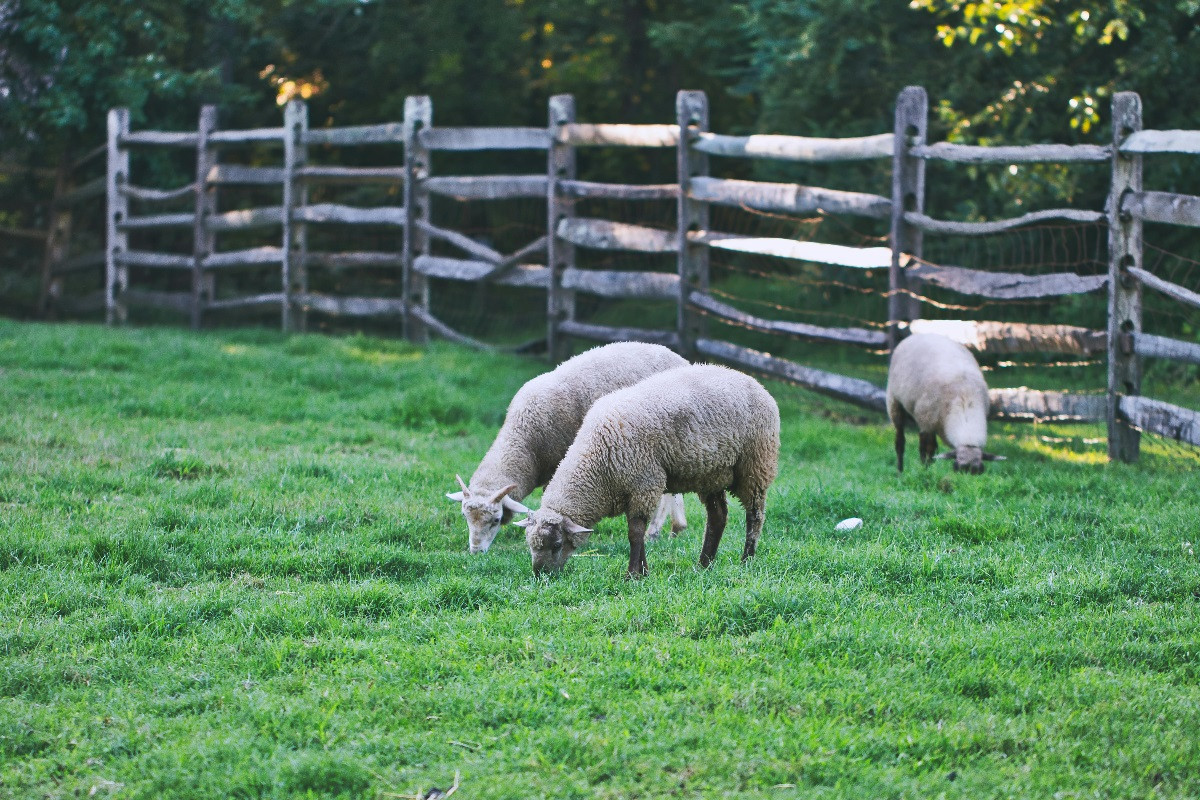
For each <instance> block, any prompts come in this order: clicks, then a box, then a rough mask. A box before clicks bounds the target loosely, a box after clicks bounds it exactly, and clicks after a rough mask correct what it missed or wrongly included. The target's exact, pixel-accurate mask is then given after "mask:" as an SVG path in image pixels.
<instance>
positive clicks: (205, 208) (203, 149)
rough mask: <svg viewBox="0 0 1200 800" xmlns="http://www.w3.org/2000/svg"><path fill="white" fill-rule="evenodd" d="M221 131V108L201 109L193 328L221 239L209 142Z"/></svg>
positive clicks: (197, 323) (197, 324)
mask: <svg viewBox="0 0 1200 800" xmlns="http://www.w3.org/2000/svg"><path fill="white" fill-rule="evenodd" d="M216 129H217V107H216V106H211V105H206V106H201V108H200V122H199V124H198V125H197V127H196V131H197V134H198V135H197V137H196V214H195V216H194V217H193V219H192V301H191V322H192V328H193V329H196V328H199V327H200V321H201V319H202V316H203V313H204V304H205V296H204V295H205V291H204V289H205V286H204V278H205V275H204V261H205V259H207V258H208V257H209V256H210V255H212V253H213V250H214V248H215V246H216V239H217V236H216V234H215V233H213V231H212V230H211V229H210V227H209V220H210V219H211V218H212V215H213V214H215V213H216V212H217V190H216V187H215V186H213V185H212V184H211V183H209V179H208V178H209V173H210V172H211V171H212V170H213V168H214V167H215V166H216V165H217V150H216V148H215V147H213V146H212V144H211V143H210V142H209V138H210V137H211V136H212V133H213V131H215V130H216Z"/></svg>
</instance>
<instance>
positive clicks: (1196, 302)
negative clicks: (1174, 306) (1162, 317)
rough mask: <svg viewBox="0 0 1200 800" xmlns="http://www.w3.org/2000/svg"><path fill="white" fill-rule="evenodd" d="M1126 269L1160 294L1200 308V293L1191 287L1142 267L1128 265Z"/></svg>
mask: <svg viewBox="0 0 1200 800" xmlns="http://www.w3.org/2000/svg"><path fill="white" fill-rule="evenodd" d="M1126 271H1127V272H1128V273H1129V274H1130V275H1132V276H1133V277H1134V278H1136V279H1137V281H1138V282H1139V283H1141V284H1142V285H1143V286H1147V287H1149V288H1151V289H1153V290H1154V291H1156V292H1159V293H1160V294H1164V295H1166V296H1167V297H1170V298H1173V299H1175V300H1178V301H1179V302H1181V303H1187V304H1188V305H1189V306H1194V307H1196V308H1200V294H1197V293H1196V292H1193V291H1192V290H1190V289H1185V288H1183V287H1182V286H1180V285H1179V284H1177V283H1171V282H1170V281H1167V280H1163V279H1162V278H1160V277H1158V276H1157V275H1155V274H1154V273H1152V272H1147V271H1146V270H1144V269H1141V268H1140V267H1127V268H1126Z"/></svg>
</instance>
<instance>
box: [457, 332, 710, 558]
mask: <svg viewBox="0 0 1200 800" xmlns="http://www.w3.org/2000/svg"><path fill="white" fill-rule="evenodd" d="M687 363H688V362H687V360H686V359H684V358H683V357H681V356H679V355H676V354H675V353H674V352H672V351H671V350H669V349H668V348H666V347H663V346H661V345H657V344H645V343H642V342H618V343H615V344H608V345H604V346H601V347H594V348H592V349H591V350H587V351H584V352H582V353H580V354H579V355H577V356H575V357H574V358H571V359H568V360H566V361H564V362H563V363H562V364H560V365H559V366H558V367H557V368H556V369H554V370H552V371H550V372H547V373H545V374H543V375H539V376H538V377H536V378H533V379H532V380H530V381H528V382H527V383H526V384H525V385H524V386H522V387H521V389H520V390H519V391H518V392H517V393H516V395H515V396H514V397H513V399H512V401H511V402H510V403H509V404H508V413H507V414H506V415H505V417H504V424H503V425H502V426H501V427H500V432H499V433H498V434H497V435H496V439H495V441H493V442H492V446H491V447H490V448H489V449H488V451H487V454H486V455H484V457H483V461H481V462H480V464H479V467H478V468H477V469H476V470H475V473H474V474H473V475H472V476H471V481H470V483H469V484H467V483H465V482H463V479H462V478H461V477H459V476H457V475H455V476H454V477H455V479H456V480H457V481H458V484H459V486H460V487H462V488H461V490H460V491H457V492H451V493H448V494H447V495H446V497H448V498H450V499H451V500H453V501H455V502H458V503H461V504H462V513H463V516H464V517H466V520H467V528H468V530H469V534H470V538H469V543H468V547H469V550H470V552H472V553H482V552H485V551H486V550H487V549H488V548H489V547H490V546H491V544H492V541H493V540H494V539H495V538H496V534H497V532H499V530H500V526H501V525H502V524H503V523H505V522H508V520H509V519H511V518H512V515H513V513H514V512H520V513H522V514H526V513H529V509H527V508H526V507H525V506H523V505H521V502H520V501H521V500H524V499H525V498H526V497H528V496H529V493H530V492H532V491H533V490H534V489H536V488H537V487H539V486H544V485H545V484H546V482H547V481H549V480H550V477H551V476H552V475H553V474H554V470H555V469H556V468H557V467H558V463H559V462H560V461H562V458H563V455H564V454H565V453H566V452H567V448H568V447H570V446H571V442H572V441H574V439H575V433H576V431H578V430H579V426H580V424H582V422H583V418H584V415H585V414H587V412H588V409H589V408H591V407H592V405H593V404H594V403H595V402H596V400H597V399H599V398H600V397H603V396H604V395H606V394H608V393H609V392H612V391H615V390H617V389H623V388H625V387H626V386H631V385H633V384H635V383H637V382H638V381H640V380H642V379H643V378H646V377H648V376H650V375H656V374H658V373H661V372H666V371H668V370H671V369H675V368H676V367H681V366H686V365H687ZM668 514H669V515H670V516H671V518H672V530H673V531H679V530H682V529H683V528H685V527H687V520H686V518H685V517H684V511H683V498H682V497H675V498H670V497H664V498H662V502H661V504H660V508H659V513H658V514H656V517H655V519H656V520H657V522H658V525H659V526H662V525H663V524H665V521H666V517H667V515H668ZM654 534H655V535H657V529H655V530H654Z"/></svg>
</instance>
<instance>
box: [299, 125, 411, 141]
mask: <svg viewBox="0 0 1200 800" xmlns="http://www.w3.org/2000/svg"><path fill="white" fill-rule="evenodd" d="M304 144H324V145H339V146H342V147H356V146H359V145H368V144H404V123H402V122H385V123H383V124H381V125H350V126H347V127H344V128H310V129H308V130H307V131H305V133H304Z"/></svg>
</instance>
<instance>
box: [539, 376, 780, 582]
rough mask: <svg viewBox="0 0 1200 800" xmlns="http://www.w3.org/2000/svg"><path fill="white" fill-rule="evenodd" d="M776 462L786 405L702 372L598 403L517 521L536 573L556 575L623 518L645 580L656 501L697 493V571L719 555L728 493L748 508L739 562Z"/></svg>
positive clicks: (752, 383)
mask: <svg viewBox="0 0 1200 800" xmlns="http://www.w3.org/2000/svg"><path fill="white" fill-rule="evenodd" d="M778 460H779V408H778V407H777V406H776V405H775V400H774V399H773V398H772V397H771V395H770V394H768V393H767V390H766V389H764V388H763V387H762V385H761V384H760V383H759V382H758V381H756V380H754V379H753V378H751V377H750V376H748V375H743V374H742V373H740V372H736V371H734V370H731V369H727V368H725V367H718V366H712V365H696V366H690V367H680V368H679V369H676V370H672V371H671V372H665V373H663V374H661V375H656V376H654V377H652V378H647V379H646V380H644V381H642V382H641V383H639V384H636V385H634V386H631V387H630V388H628V389H622V390H621V391H619V392H613V393H612V394H610V395H607V396H606V397H603V398H601V399H600V400H598V401H597V402H596V405H595V406H593V407H592V410H591V411H589V412H588V414H587V417H586V418H585V419H584V421H583V425H582V427H580V429H579V434H578V436H576V437H575V442H574V443H573V444H572V445H571V449H569V450H568V451H567V454H566V456H564V457H563V461H562V464H560V465H559V467H558V471H557V472H555V473H554V477H553V479H551V481H550V483H549V484H548V485H547V486H546V490H545V491H544V492H543V493H542V507H541V508H540V509H539V510H537V511H534V512H532V513H531V514H530V515H529V516H528V517H527V518H525V519H523V520H521V521H519V522H517V523H516V524H517V525H520V526H522V527H524V528H525V541H526V543H528V545H529V552H530V554H531V556H532V558H533V571H534V572H535V573H542V572H557V571H559V570H561V569H562V567H563V564H564V563H565V562H566V560H567V558H569V557H570V555H571V554H572V553H573V552H575V550H577V549H578V548H580V547H581V546H583V544H584V543H585V542H586V541H587V539H588V534H589V533H591V531H592V526H593V525H595V524H596V523H597V522H599V521H600V520H601V519H604V518H605V517H614V516H618V515H620V514H624V515H625V518H626V520H627V522H628V525H629V572H628V575H629V577H631V578H637V577H641V576H643V575H645V574H646V546H645V537H646V526H647V522H648V521H649V520H650V519H651V516H652V515H653V513H654V509H655V506H656V505H657V504H658V501H659V498H660V497H661V496H662V495H663V494H664V493H668V492H696V494H698V495H699V496H700V499H701V500H702V501H703V502H704V507H705V509H706V510H707V512H708V524H707V527H706V528H705V531H704V547H703V549H702V550H701V552H700V565H701V566H704V567H707V566H708V565H709V564H711V563H712V561H713V559H714V558H715V557H716V555H717V547H718V545H719V544H720V542H721V534H722V533H724V532H725V521H726V519H727V517H728V509H727V506H726V500H725V492H726V491H727V490H728V491H729V492H731V493H732V494H733V495H734V497H736V498H737V499H738V500H739V501H741V504H742V507H743V508H745V509H746V545H745V547H744V549H743V550H742V560H743V561H744V560H746V559H748V558H750V557H751V556H753V555H754V549H755V546H756V545H757V543H758V537H759V535H760V534H761V532H762V527H763V520H764V518H765V512H766V498H767V488H768V487H769V486H770V485H771V482H772V481H774V480H775V475H776V472H777V469H778Z"/></svg>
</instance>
